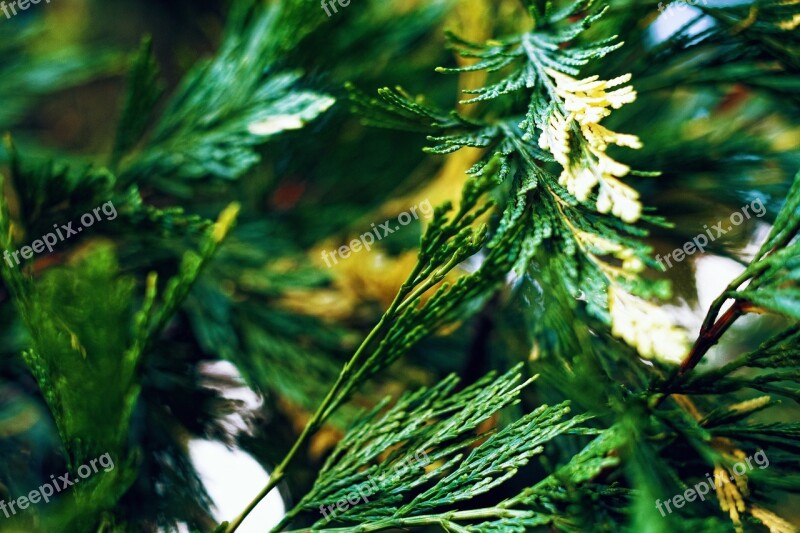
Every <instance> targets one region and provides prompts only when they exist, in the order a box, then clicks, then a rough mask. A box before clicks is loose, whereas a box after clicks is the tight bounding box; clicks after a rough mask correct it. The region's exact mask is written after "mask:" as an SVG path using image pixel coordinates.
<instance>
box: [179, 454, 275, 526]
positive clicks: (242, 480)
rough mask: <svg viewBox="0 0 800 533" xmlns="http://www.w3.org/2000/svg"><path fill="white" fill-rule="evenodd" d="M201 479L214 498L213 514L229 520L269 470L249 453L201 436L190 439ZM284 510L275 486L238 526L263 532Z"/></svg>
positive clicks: (262, 483) (252, 494)
mask: <svg viewBox="0 0 800 533" xmlns="http://www.w3.org/2000/svg"><path fill="white" fill-rule="evenodd" d="M189 455H190V456H191V458H192V463H194V466H195V468H196V469H197V472H198V473H199V474H200V479H201V480H202V482H203V485H205V488H206V490H207V491H208V494H209V496H211V500H212V501H213V502H214V518H215V519H217V520H218V521H219V522H222V521H223V520H232V519H233V518H235V517H236V516H238V515H239V513H241V512H242V511H243V510H244V508H245V507H246V506H247V504H248V503H249V502H250V501H251V500H252V499H253V498H254V497H255V496H256V494H258V493H259V491H261V489H262V488H264V486H265V485H266V484H267V480H268V479H269V474H268V473H267V471H266V470H264V469H263V468H262V467H261V465H260V464H259V463H258V461H256V460H255V459H253V457H251V456H250V455H249V454H247V453H245V452H243V451H241V450H230V449H228V448H227V447H226V446H225V445H224V444H221V443H219V442H213V441H208V440H203V439H193V440H191V441H190V442H189ZM285 512H286V508H285V507H284V504H283V500H282V499H281V497H280V494H279V493H278V489H274V490H273V491H272V492H270V493H269V494H268V495H267V497H266V498H264V499H263V500H262V501H261V503H260V504H259V505H258V507H256V508H255V509H254V510H253V512H251V513H250V515H249V516H248V517H247V519H246V520H245V521H244V522H243V523H242V525H241V526H240V527H239V529H238V530H237V531H238V532H240V533H264V532H265V531H268V530H269V529H270V528H272V527H274V526H275V525H276V524H277V523H278V522H279V521H280V519H281V518H282V517H283V515H284V514H285Z"/></svg>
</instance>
